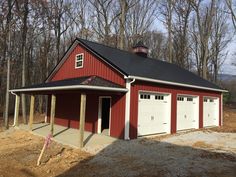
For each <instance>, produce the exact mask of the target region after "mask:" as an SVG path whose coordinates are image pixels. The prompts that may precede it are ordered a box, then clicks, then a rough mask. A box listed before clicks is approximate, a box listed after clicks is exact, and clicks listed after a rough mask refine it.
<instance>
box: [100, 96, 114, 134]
mask: <svg viewBox="0 0 236 177" xmlns="http://www.w3.org/2000/svg"><path fill="white" fill-rule="evenodd" d="M103 98H109V99H110V111H109V132H108V135H109V136H110V134H111V133H110V132H111V103H112V101H111V100H112V98H111V96H99V98H98V99H99V101H98V127H97V133H98V134H100V133H102V99H103Z"/></svg>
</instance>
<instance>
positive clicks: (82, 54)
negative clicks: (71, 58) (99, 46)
mask: <svg viewBox="0 0 236 177" xmlns="http://www.w3.org/2000/svg"><path fill="white" fill-rule="evenodd" d="M80 55H81V56H82V60H81V62H82V65H81V66H78V67H77V62H79V60H77V56H80ZM83 67H84V53H79V54H76V55H75V69H79V68H83Z"/></svg>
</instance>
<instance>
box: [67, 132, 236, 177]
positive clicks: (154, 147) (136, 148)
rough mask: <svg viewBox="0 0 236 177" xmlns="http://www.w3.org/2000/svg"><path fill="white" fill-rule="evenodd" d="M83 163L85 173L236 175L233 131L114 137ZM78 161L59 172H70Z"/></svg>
mask: <svg viewBox="0 0 236 177" xmlns="http://www.w3.org/2000/svg"><path fill="white" fill-rule="evenodd" d="M98 149H99V148H98V147H96V148H95V149H86V150H87V151H88V152H90V153H94V152H95V151H97V152H98V153H97V154H96V155H95V156H94V158H92V159H91V160H89V161H88V162H87V163H86V165H87V167H88V168H90V169H92V170H93V172H94V173H91V175H90V174H89V173H83V171H80V173H82V174H86V176H93V175H94V174H96V175H97V176H135V177H136V176H167V177H169V176H170V177H178V176H181V177H184V176H202V177H204V176H225V177H231V176H232V177H235V176H236V168H235V167H236V134H235V133H217V132H212V131H194V132H189V133H181V134H176V135H171V136H167V137H164V138H163V137H149V138H141V139H137V140H132V141H117V142H115V143H113V144H111V145H109V146H107V147H106V148H105V149H103V150H101V151H99V150H98ZM80 166H81V164H79V165H78V166H74V167H73V168H72V169H71V170H69V171H67V172H66V173H65V174H63V175H62V176H64V175H65V176H66V175H73V174H74V173H75V172H76V169H80ZM111 171H112V173H111Z"/></svg>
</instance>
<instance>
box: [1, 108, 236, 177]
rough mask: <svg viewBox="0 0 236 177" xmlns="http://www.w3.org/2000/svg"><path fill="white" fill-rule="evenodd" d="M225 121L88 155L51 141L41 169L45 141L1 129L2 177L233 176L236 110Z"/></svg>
mask: <svg viewBox="0 0 236 177" xmlns="http://www.w3.org/2000/svg"><path fill="white" fill-rule="evenodd" d="M224 117H225V118H224V126H223V127H221V128H214V129H211V130H201V131H193V132H188V133H180V134H176V135H167V136H156V137H148V138H142V139H137V140H132V141H117V142H115V143H113V144H110V145H109V146H107V147H106V148H105V149H103V150H101V151H99V152H97V153H94V152H95V151H94V150H93V149H92V148H91V149H86V150H87V152H85V151H81V150H79V149H72V148H70V147H68V146H63V145H61V144H58V143H56V142H53V143H52V144H51V145H50V146H49V148H47V150H46V152H45V154H44V156H43V159H42V162H43V163H42V164H41V165H40V166H37V165H36V163H37V158H38V156H39V154H40V150H41V148H42V146H43V143H44V139H43V138H41V137H38V136H35V135H33V134H31V133H29V132H26V131H22V130H16V129H10V130H7V131H3V129H2V132H0V177H2V176H4V177H5V176H9V177H12V176H20V177H21V176H39V177H41V176H81V177H86V176H88V177H92V176H96V177H97V176H104V177H107V176H134V177H141V176H150V177H152V176H164V177H165V176H167V177H169V176H170V177H172V176H173V177H184V176H196V177H197V176H203V177H204V176H209V177H213V176H217V177H221V176H222V177H231V176H232V177H235V176H236V168H235V167H236V133H232V132H236V131H235V130H236V111H235V110H232V109H226V110H225V111H224ZM42 119H43V118H42ZM39 121H41V120H40V119H39ZM1 123H2V120H1V118H0V124H1ZM90 152H91V153H90ZM92 153H93V154H92Z"/></svg>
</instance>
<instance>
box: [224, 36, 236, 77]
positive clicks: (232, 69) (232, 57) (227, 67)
mask: <svg viewBox="0 0 236 177" xmlns="http://www.w3.org/2000/svg"><path fill="white" fill-rule="evenodd" d="M227 50H228V51H229V54H228V56H227V58H226V59H225V62H224V64H223V66H222V73H224V74H232V75H236V37H234V38H233V39H232V42H231V43H230V44H229V46H228V48H227ZM234 53H235V54H234ZM232 63H235V65H233V64H232Z"/></svg>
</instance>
